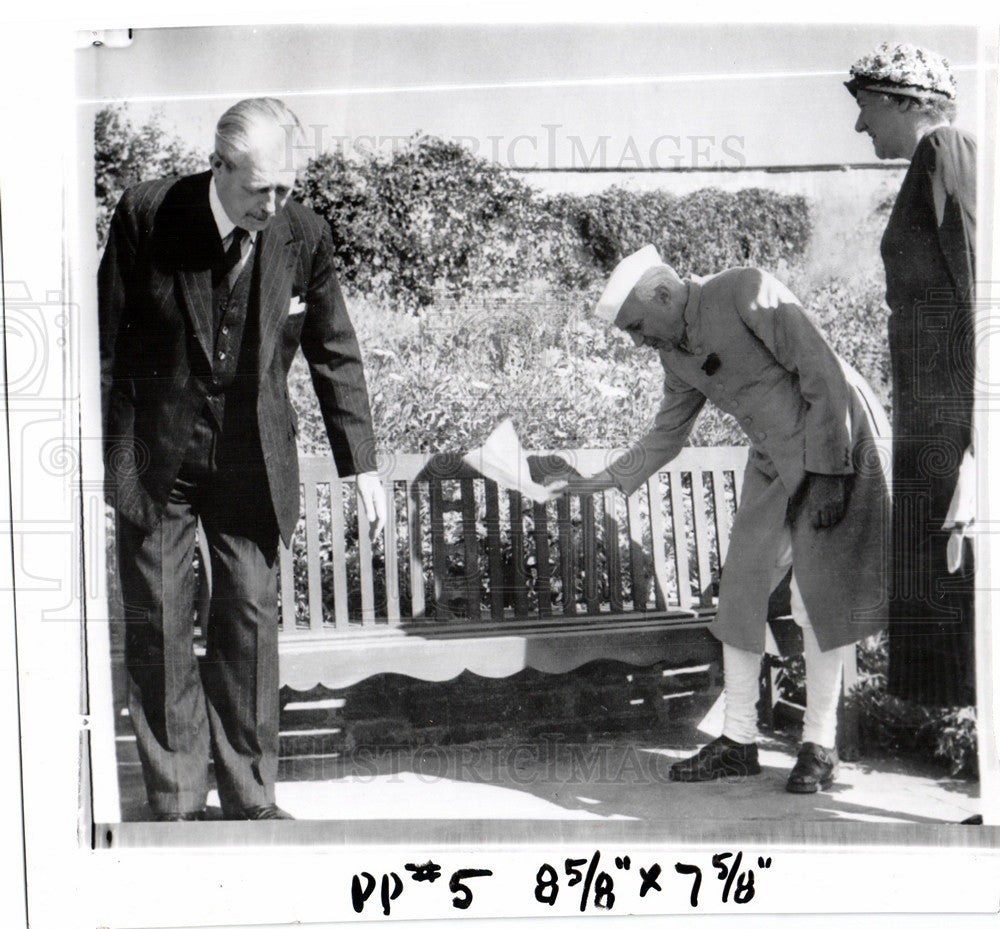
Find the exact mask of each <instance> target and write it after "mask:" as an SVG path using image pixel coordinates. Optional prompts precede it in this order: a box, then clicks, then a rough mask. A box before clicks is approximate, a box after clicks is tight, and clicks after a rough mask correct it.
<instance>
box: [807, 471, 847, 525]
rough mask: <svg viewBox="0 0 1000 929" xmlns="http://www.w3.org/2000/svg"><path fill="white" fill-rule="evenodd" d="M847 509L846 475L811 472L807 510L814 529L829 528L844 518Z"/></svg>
mask: <svg viewBox="0 0 1000 929" xmlns="http://www.w3.org/2000/svg"><path fill="white" fill-rule="evenodd" d="M846 509H847V495H846V493H845V490H844V477H843V475H840V474H809V485H808V487H807V488H806V500H805V511H806V513H807V514H808V516H809V519H810V520H811V521H812V525H813V529H829V528H830V527H831V526H836V525H837V523H839V522H840V520H841V519H843V516H844V511H845V510H846Z"/></svg>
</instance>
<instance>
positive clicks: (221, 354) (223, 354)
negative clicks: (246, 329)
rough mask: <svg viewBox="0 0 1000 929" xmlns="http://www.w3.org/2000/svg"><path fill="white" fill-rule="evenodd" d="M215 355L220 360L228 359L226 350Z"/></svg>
mask: <svg viewBox="0 0 1000 929" xmlns="http://www.w3.org/2000/svg"><path fill="white" fill-rule="evenodd" d="M215 357H216V358H218V359H219V361H225V360H226V353H225V352H218V353H217V354H216V356H215Z"/></svg>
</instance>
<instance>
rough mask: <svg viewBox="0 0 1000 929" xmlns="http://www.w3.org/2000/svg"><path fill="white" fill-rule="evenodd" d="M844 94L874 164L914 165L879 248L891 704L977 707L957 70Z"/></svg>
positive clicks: (968, 157)
mask: <svg viewBox="0 0 1000 929" xmlns="http://www.w3.org/2000/svg"><path fill="white" fill-rule="evenodd" d="M846 87H847V89H848V90H849V91H850V92H851V94H852V95H853V96H854V97H855V99H856V100H857V103H858V107H859V108H860V110H861V112H860V114H859V116H858V121H857V123H856V124H855V127H854V128H855V130H856V131H857V132H867V133H868V135H869V136H871V139H872V143H873V144H874V146H875V154H876V155H878V157H879V158H905V159H907V160H908V161H909V162H910V167H909V170H908V171H907V172H906V177H905V178H904V179H903V184H902V187H901V188H900V191H899V194H898V196H897V198H896V203H895V205H894V206H893V210H892V215H891V216H890V217H889V223H888V225H887V226H886V230H885V233H884V235H883V236H882V247H881V250H882V260H883V262H884V264H885V277H886V302H887V303H888V305H889V308H890V310H891V315H890V317H889V354H890V361H891V367H892V416H893V424H892V425H893V495H892V501H893V515H892V555H891V557H892V572H891V575H890V577H891V581H890V591H889V595H890V623H889V683H888V687H889V692H890V693H891V694H893V695H895V696H897V697H902V698H904V699H909V700H914V701H918V702H920V703H924V704H929V705H938V706H960V705H970V704H973V703H975V661H974V651H973V639H974V635H973V564H972V551H971V545H970V544H969V541H968V539H966V538H965V533H966V530H967V528H968V526H969V525H970V523H971V522H972V521H973V519H974V508H975V492H974V491H975V488H974V481H975V466H974V461H973V458H972V452H973V442H972V404H973V383H974V377H975V370H974V368H975V364H974V339H973V309H972V301H973V296H974V281H975V265H976V262H975V244H976V242H975V240H976V218H975V217H976V213H975V209H976V174H975V167H976V143H975V140H974V139H973V138H972V136H971V135H969V134H968V133H967V132H964V131H962V130H960V129H956V128H954V127H953V126H952V125H951V121H952V119H953V118H954V115H955V97H956V86H955V78H954V75H953V74H952V72H951V68H950V66H949V64H948V62H947V61H946V60H945V59H944V58H942V57H941V56H940V55H938V54H936V53H935V52H931V51H928V50H927V49H921V48H917V47H916V46H913V45H892V46H890V45H889V44H887V43H886V44H883V45H880V46H879V47H878V48H876V49H875V51H874V52H873V53H872V54H870V55H866V56H864V57H863V58H861V59H859V60H858V61H857V62H855V64H854V65H853V66H852V68H851V80H850V81H848V82H847V83H846Z"/></svg>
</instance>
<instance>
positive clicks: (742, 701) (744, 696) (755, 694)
mask: <svg viewBox="0 0 1000 929" xmlns="http://www.w3.org/2000/svg"><path fill="white" fill-rule="evenodd" d="M761 657H762V656H761V655H760V654H758V653H757V652H748V651H746V649H742V648H736V647H734V646H732V645H726V644H725V643H723V645H722V670H723V674H724V676H725V682H726V684H725V696H726V701H725V706H726V712H725V723H724V724H723V727H722V734H723V735H724V736H725V737H726V738H728V739H732V740H733V741H734V742H739V743H740V744H741V745H749V744H751V743H752V742H756V741H757V700H758V699H759V698H760V685H759V680H760V659H761Z"/></svg>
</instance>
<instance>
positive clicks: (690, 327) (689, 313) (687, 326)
mask: <svg viewBox="0 0 1000 929" xmlns="http://www.w3.org/2000/svg"><path fill="white" fill-rule="evenodd" d="M703 280H704V279H703V278H700V277H697V276H695V275H693V274H692V275H691V277H689V278H688V279H687V280H686V281H685V283H686V284H687V285H688V295H687V303H685V305H684V337H683V338H682V339H681V342H680V344H679V345H677V346H676V350H677V351H681V352H685V353H686V354H689V355H697V354H699V352H700V350H701V343H700V342H699V341H698V338H697V327H698V305H699V304H700V303H701V285H702V282H703ZM682 346H683V347H682Z"/></svg>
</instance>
